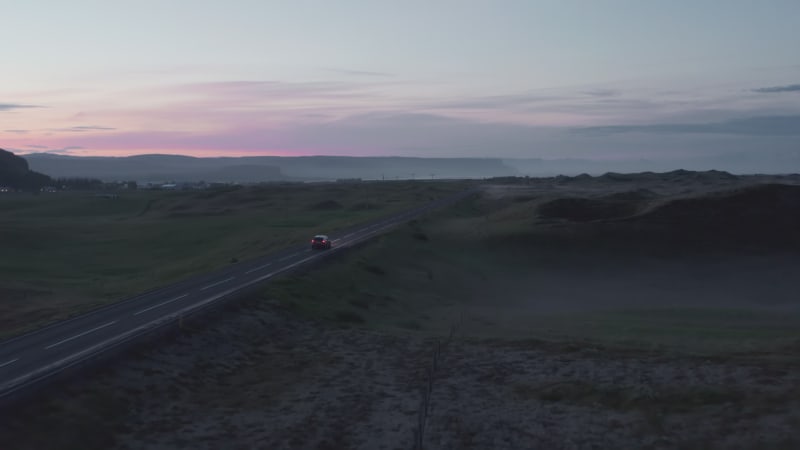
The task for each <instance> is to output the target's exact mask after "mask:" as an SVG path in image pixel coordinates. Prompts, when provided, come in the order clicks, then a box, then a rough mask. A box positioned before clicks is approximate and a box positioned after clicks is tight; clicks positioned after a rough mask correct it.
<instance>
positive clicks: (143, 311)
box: [133, 294, 189, 316]
mask: <svg viewBox="0 0 800 450" xmlns="http://www.w3.org/2000/svg"><path fill="white" fill-rule="evenodd" d="M187 295H189V294H183V295H180V296H178V297H175V298H173V299H170V300H167V301H165V302H161V303H159V304H157V305H153V306H151V307H149V308H145V309H143V310H141V311H138V312H135V313H133V315H134V316H138V315H139V314H142V313H146V312H147V311H150V310H151V309H156V308H158V307H161V306H164V305H166V304H168V303H172V302H174V301H177V300H180V299H182V298H183V297H186V296H187Z"/></svg>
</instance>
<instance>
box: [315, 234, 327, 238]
mask: <svg viewBox="0 0 800 450" xmlns="http://www.w3.org/2000/svg"><path fill="white" fill-rule="evenodd" d="M314 237H315V238H323V239H328V235H327V234H318V235H316V236H314Z"/></svg>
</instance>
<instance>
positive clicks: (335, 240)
mask: <svg viewBox="0 0 800 450" xmlns="http://www.w3.org/2000/svg"><path fill="white" fill-rule="evenodd" d="M339 241H341V239H334V240H332V241H331V242H339Z"/></svg>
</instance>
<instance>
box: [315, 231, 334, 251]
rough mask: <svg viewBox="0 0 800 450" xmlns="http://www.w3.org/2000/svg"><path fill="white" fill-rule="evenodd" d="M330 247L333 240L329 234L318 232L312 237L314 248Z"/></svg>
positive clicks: (324, 248) (323, 248)
mask: <svg viewBox="0 0 800 450" xmlns="http://www.w3.org/2000/svg"><path fill="white" fill-rule="evenodd" d="M329 248H331V240H330V239H328V236H326V235H324V234H318V235H316V236H314V238H313V239H311V249H312V250H317V249H322V250H326V249H329Z"/></svg>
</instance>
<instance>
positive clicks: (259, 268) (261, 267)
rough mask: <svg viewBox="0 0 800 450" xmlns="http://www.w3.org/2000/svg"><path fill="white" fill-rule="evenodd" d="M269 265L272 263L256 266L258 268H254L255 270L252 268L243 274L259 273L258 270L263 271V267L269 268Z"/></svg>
mask: <svg viewBox="0 0 800 450" xmlns="http://www.w3.org/2000/svg"><path fill="white" fill-rule="evenodd" d="M271 265H272V263H266V264H264V265H262V266H258V267H256V268H253V269H250V270H248V271H247V272H245V274H248V273H253V272H256V271H259V270H261V269H263V268H265V267H269V266H271Z"/></svg>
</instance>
